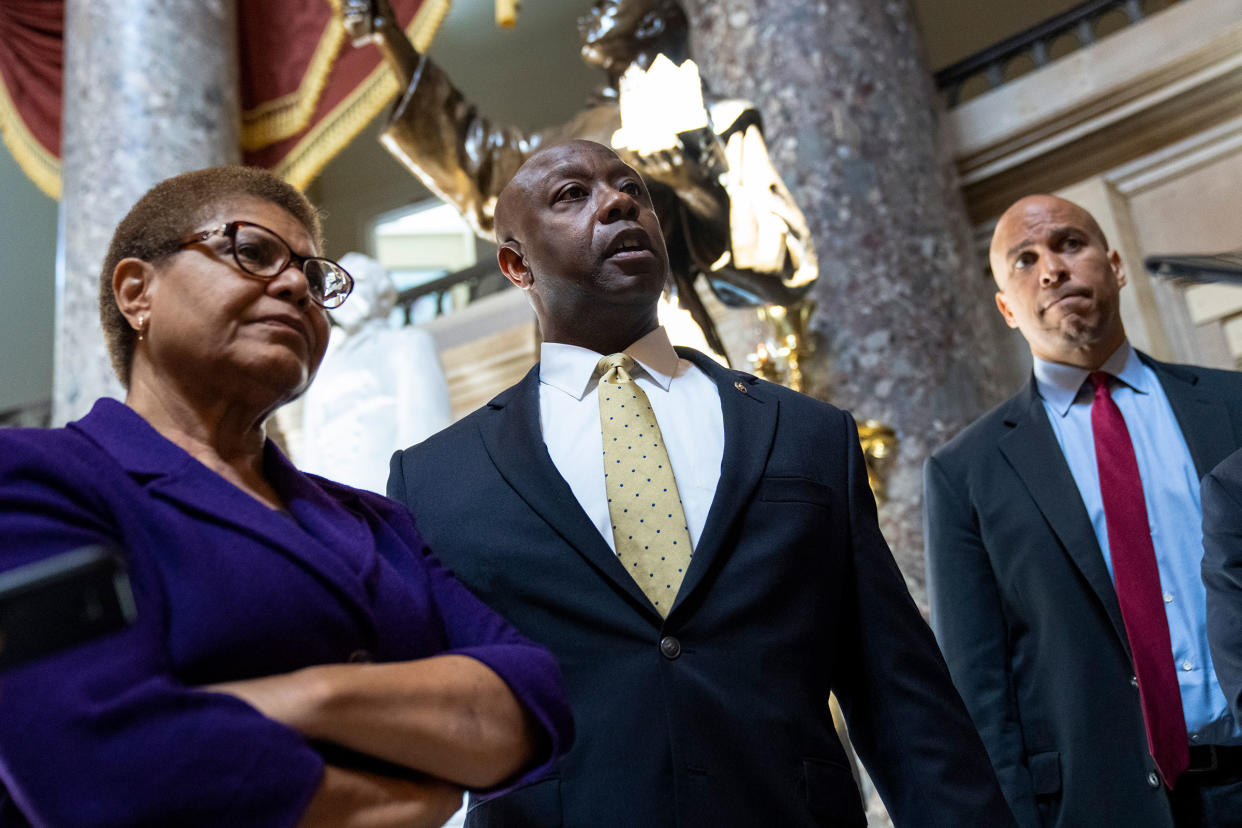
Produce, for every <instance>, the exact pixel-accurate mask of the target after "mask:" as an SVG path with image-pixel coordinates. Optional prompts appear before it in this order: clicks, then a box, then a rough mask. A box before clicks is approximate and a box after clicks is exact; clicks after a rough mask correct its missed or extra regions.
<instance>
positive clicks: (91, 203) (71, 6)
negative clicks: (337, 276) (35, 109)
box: [52, 0, 241, 424]
mask: <svg viewBox="0 0 1242 828" xmlns="http://www.w3.org/2000/svg"><path fill="white" fill-rule="evenodd" d="M236 14H237V12H236V3H235V0H69V2H68V3H67V4H66V9H65V80H64V101H65V103H64V114H63V122H62V124H63V128H62V135H63V137H62V139H61V157H62V159H63V166H62V171H61V177H62V187H61V190H62V194H61V202H60V218H59V223H60V230H59V240H58V250H57V266H56V271H57V272H56V354H55V363H54V374H53V412H52V419H53V421H54V423H55V424H61V423H64V422H65V421H66V420H71V419H75V418H77V417H79V416H81V415H82V414H84V413H85V412H86V411H88V410H89V409H90V406H91V404H92V403H93V402H94V400H95V399H96V398H97V397H100V396H105V395H106V396H113V397H121V396H123V392H122V390H121V386H120V383H119V382H117V380H116V378H115V377H114V376H113V373H112V367H111V365H110V363H109V361H108V356H107V353H106V352H105V350H104V341H103V331H102V329H101V328H100V325H99V305H98V296H99V275H100V274H99V268H100V265H101V263H102V261H103V257H104V255H105V254H106V252H107V249H108V243H109V242H110V241H111V238H112V231H113V229H114V228H115V227H116V225H117V223H118V222H119V221H120V220H121V218H122V217H124V215H125V213H126V212H128V210H129V208H130V207H131V206H133V203H134V202H135V201H137V200H138V198H139V197H140V196H141V195H142V194H143V193H145V192H146V191H147V190H148V189H150V188H151V186H152V185H153V184H155V183H156V182H158V181H160V180H162V179H164V178H167V177H168V176H171V175H175V174H177V173H180V172H185V171H187V170H192V169H198V168H201V167H208V166H211V165H213V164H224V163H230V162H231V163H236V162H238V161H239V160H240V157H241V156H240V146H241V144H240V122H241V113H240V105H239V88H238V75H237V66H238V61H237V22H236V20H237V18H236Z"/></svg>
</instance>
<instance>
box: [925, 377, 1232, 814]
mask: <svg viewBox="0 0 1242 828" xmlns="http://www.w3.org/2000/svg"><path fill="white" fill-rule="evenodd" d="M1140 357H1141V358H1142V359H1143V361H1144V362H1145V363H1146V364H1147V365H1150V366H1151V368H1152V369H1153V370H1154V371H1155V373H1156V376H1157V377H1158V378H1159V380H1160V384H1161V386H1162V387H1163V388H1164V391H1165V394H1166V395H1167V396H1168V398H1169V403H1170V404H1171V405H1172V407H1173V413H1174V415H1175V416H1176V417H1177V422H1178V424H1179V425H1180V426H1181V430H1182V435H1183V436H1184V437H1185V439H1186V444H1187V445H1188V446H1189V448H1190V454H1191V457H1192V458H1193V459H1194V462H1195V467H1196V468H1197V469H1199V470H1200V473H1201V474H1202V473H1203V472H1205V471H1206V470H1207V469H1210V468H1212V466H1214V465H1215V464H1216V463H1218V462H1219V461H1220V459H1221V458H1223V457H1224V456H1225V455H1227V454H1229V452H1231V451H1233V450H1234V448H1236V447H1237V446H1238V445H1240V444H1242V374H1237V373H1234V372H1232V371H1216V370H1212V369H1207V368H1195V367H1190V366H1183V365H1167V364H1164V363H1160V362H1156V361H1155V360H1152V359H1151V358H1149V357H1147V356H1145V355H1143V354H1140ZM925 497H926V499H925V505H926V518H927V522H926V523H927V583H928V594H929V597H930V599H931V621H932V628H933V629H934V630H935V631H936V636H937V638H939V640H940V646H941V647H942V649H943V650H944V654H945V658H946V660H947V661H948V663H949V669H950V671H952V673H953V679H954V681H955V682H956V683H957V688H958V690H960V691H961V693H962V698H963V699H964V700H965V701H966V706H967V707H968V708H970V712H971V716H972V717H973V718H974V720H975V724H977V725H978V726H979V733H980V735H982V736H983V741H984V743H985V744H986V745H987V747H988V752H989V753H990V754H991V757H992V762H993V764H994V765H995V766H996V771H997V774H998V775H999V776H1000V781H1001V785H1002V787H1003V788H1004V789H1005V795H1006V797H1007V798H1008V799H1009V803H1010V805H1011V806H1012V807H1013V810H1014V814H1015V815H1016V816H1017V817H1018V821H1019V823H1021V824H1022V825H1023V826H1024V828H1035V826H1044V825H1047V826H1065V828H1070V826H1082V825H1105V824H1107V825H1117V826H1140V825H1141V826H1143V828H1159V827H1160V826H1172V824H1173V821H1172V816H1171V813H1170V810H1169V802H1168V797H1167V796H1166V795H1165V792H1164V790H1163V788H1162V787H1161V786H1160V784H1159V780H1158V779H1157V777H1155V776H1154V775H1153V774H1154V769H1155V765H1154V764H1153V762H1152V760H1151V756H1150V755H1149V754H1148V751H1147V735H1146V730H1145V729H1144V726H1143V716H1142V711H1141V709H1140V707H1139V695H1138V689H1137V683H1135V682H1134V681H1132V676H1133V668H1132V666H1131V661H1130V649H1129V644H1128V643H1127V641H1126V635H1125V627H1124V626H1123V624H1122V620H1121V608H1120V606H1119V605H1118V603H1117V594H1116V592H1115V591H1114V589H1113V582H1112V579H1111V578H1110V577H1109V574H1108V569H1107V567H1106V566H1105V563H1104V556H1103V554H1102V553H1101V551H1100V547H1099V543H1098V542H1097V541H1096V537H1095V533H1094V531H1093V530H1092V528H1091V521H1090V518H1089V517H1088V516H1087V509H1086V507H1085V506H1084V505H1083V502H1082V498H1081V496H1080V495H1079V494H1078V487H1077V485H1076V484H1075V482H1074V478H1073V475H1072V474H1071V473H1070V469H1069V464H1068V463H1067V462H1066V460H1065V457H1064V455H1063V454H1062V453H1061V449H1060V446H1059V444H1058V443H1057V440H1056V436H1055V434H1053V431H1052V425H1051V423H1049V421H1048V415H1047V413H1046V412H1045V410H1044V404H1043V400H1042V399H1041V398H1040V396H1039V393H1038V391H1037V390H1036V387H1035V381H1034V379H1033V378H1032V380H1031V381H1030V383H1028V384H1027V386H1026V387H1025V388H1024V389H1023V390H1022V391H1021V392H1019V393H1018V394H1017V395H1016V396H1014V397H1013V398H1011V399H1010V400H1008V401H1007V402H1005V403H1002V404H1001V405H1000V406H998V407H997V408H995V409H993V410H992V411H991V412H989V413H988V414H985V415H984V416H983V417H981V418H980V419H979V420H977V421H976V422H974V423H973V424H971V425H970V426H969V427H968V428H967V429H965V430H964V431H963V432H962V433H961V434H959V435H958V436H957V437H955V438H954V439H953V440H952V441H950V442H949V443H948V444H947V445H945V446H944V447H943V448H941V449H940V450H939V451H937V452H935V453H934V454H933V455H932V457H931V458H930V459H929V460H928V462H927V467H926V495H925ZM1192 519H1194V518H1192ZM1153 780H1154V781H1155V784H1151V782H1152V781H1153Z"/></svg>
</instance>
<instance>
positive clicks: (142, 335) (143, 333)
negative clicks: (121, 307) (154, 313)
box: [138, 313, 147, 342]
mask: <svg viewBox="0 0 1242 828" xmlns="http://www.w3.org/2000/svg"><path fill="white" fill-rule="evenodd" d="M146 338H147V318H146V317H145V316H143V315H142V314H141V313H140V314H138V341H139V342H141V341H142V340H144V339H146Z"/></svg>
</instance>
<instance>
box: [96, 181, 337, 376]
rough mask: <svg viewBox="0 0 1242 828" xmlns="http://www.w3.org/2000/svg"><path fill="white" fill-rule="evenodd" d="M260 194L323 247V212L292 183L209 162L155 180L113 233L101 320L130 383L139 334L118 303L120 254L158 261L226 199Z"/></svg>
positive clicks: (116, 367)
mask: <svg viewBox="0 0 1242 828" xmlns="http://www.w3.org/2000/svg"><path fill="white" fill-rule="evenodd" d="M238 198H256V199H259V200H260V201H266V202H269V203H271V204H275V205H276V206H277V207H281V208H283V209H285V210H287V211H288V212H289V214H290V215H292V216H293V217H294V218H295V219H297V220H298V221H299V222H300V223H301V224H302V226H303V227H305V228H306V231H307V233H309V234H310V236H311V238H312V239H313V240H314V241H315V245H316V246H317V247H319V248H320V249H322V247H323V227H322V224H321V221H320V216H319V212H318V211H317V210H316V209H315V208H314V207H313V206H312V205H311V203H310V202H309V201H307V199H306V196H304V195H302V193H301V192H299V191H298V190H297V188H295V187H294V186H293V185H291V184H289V183H288V182H286V181H283V180H282V179H280V178H279V177H277V176H276V175H274V174H273V173H271V172H269V171H267V170H263V169H259V168H257V167H240V166H232V167H211V168H208V169H205V170H195V171H194V172H188V173H182V174H181V175H176V176H173V177H172V178H168V179H165V180H163V181H161V182H160V183H159V184H156V185H155V186H154V187H152V188H151V189H150V190H148V191H147V193H146V195H144V196H143V197H142V198H140V199H138V203H136V204H135V205H134V206H133V207H132V208H130V211H129V212H128V213H127V214H126V215H125V218H123V219H121V223H120V224H118V225H117V226H116V231H115V232H114V233H113V234H112V243H111V244H110V245H109V246H108V255H107V256H105V257H104V262H103V268H102V269H101V270H100V273H99V321H100V324H101V325H102V326H103V331H104V341H105V342H106V344H107V347H108V356H109V357H110V358H111V359H112V370H113V371H115V372H116V375H117V378H118V379H119V380H120V381H121V384H122V385H124V386H125V387H126V388H129V373H130V367H131V365H132V364H133V361H134V344H135V342H137V339H138V335H137V333H136V332H135V331H134V329H133V328H131V327H130V325H129V322H128V321H127V320H126V319H125V316H124V315H123V314H122V313H121V309H120V308H119V307H118V306H117V303H116V297H115V296H114V295H113V293H112V274H113V271H115V270H116V266H117V264H118V263H119V262H120V261H121V260H122V259H128V258H135V259H142V260H143V261H146V262H158V261H159V260H160V259H163V258H165V257H167V256H170V255H172V254H173V253H176V252H177V250H178V249H179V247H178V246H179V245H180V243H181V242H182V240H184V239H185V238H186V237H187V236H189V235H191V234H193V233H194V232H195V231H196V230H200V229H202V228H200V227H199V226H198V225H199V224H201V223H202V222H203V221H205V220H206V219H207V218H209V217H210V216H211V214H212V213H213V212H214V211H215V210H216V209H217V208H218V207H220V206H222V205H223V204H225V203H226V202H229V201H232V200H234V199H238Z"/></svg>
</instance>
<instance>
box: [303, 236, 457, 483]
mask: <svg viewBox="0 0 1242 828" xmlns="http://www.w3.org/2000/svg"><path fill="white" fill-rule="evenodd" d="M340 263H341V266H342V267H344V268H345V269H346V270H348V271H349V273H350V275H352V276H353V277H354V282H355V284H354V292H353V293H352V294H351V295H350V297H349V300H348V301H346V302H345V304H344V305H342V306H341V307H339V308H337V309H336V310H333V311H331V312H330V313H331V316H332V321H333V322H334V323H335V327H334V328H333V330H332V338H331V340H330V341H329V343H328V352H327V355H326V356H325V357H324V360H323V364H322V365H321V366H320V368H319V374H318V376H317V377H316V379H315V382H314V383H313V384H312V385H311V387H310V390H309V391H308V392H307V393H306V396H305V398H304V400H303V402H302V434H301V440H300V441H299V442H300V446H299V449H300V451H299V455H300V456H299V457H298V458H297V460H298V466H299V467H300V468H302V469H303V470H304V471H307V472H312V473H314V474H319V475H323V476H324V477H327V478H330V479H332V480H339V481H341V482H342V483H348V484H349V485H351V486H357V487H359V488H362V489H369V490H371V491H374V492H379V493H381V494H383V493H384V489H385V485H386V483H387V480H388V459H389V458H390V457H391V456H392V453H393V451H395V450H396V449H398V448H405V447H406V446H409V445H412V444H414V443H417V442H419V441H421V440H423V439H424V438H426V437H429V436H430V435H432V434H434V433H435V432H437V431H439V430H440V429H442V428H444V427H445V426H447V425H448V424H449V422H450V409H449V396H448V386H447V385H446V384H445V380H444V371H443V370H442V369H441V367H440V360H439V358H438V357H437V356H436V348H435V343H434V342H433V340H432V337H431V334H429V333H427V332H426V331H424V330H422V329H421V328H418V327H414V326H405V327H400V328H394V327H392V326H391V324H390V323H389V316H390V315H391V314H392V310H393V307H394V306H395V304H396V301H397V289H396V287H395V286H394V284H393V281H392V277H391V276H389V274H388V271H387V270H385V269H384V266H383V265H381V264H380V263H379V262H377V261H376V260H374V259H372V258H369V257H367V256H363V255H362V254H360V253H347V254H345V255H344V256H342V257H341V259H340Z"/></svg>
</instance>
